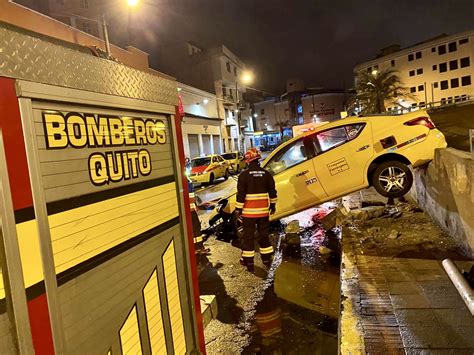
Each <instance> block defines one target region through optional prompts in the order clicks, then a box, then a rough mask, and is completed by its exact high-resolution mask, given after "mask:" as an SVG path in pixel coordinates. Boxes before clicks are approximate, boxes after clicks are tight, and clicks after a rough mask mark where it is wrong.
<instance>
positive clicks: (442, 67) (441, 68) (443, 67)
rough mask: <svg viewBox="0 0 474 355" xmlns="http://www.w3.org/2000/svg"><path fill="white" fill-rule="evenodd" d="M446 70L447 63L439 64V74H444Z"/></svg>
mask: <svg viewBox="0 0 474 355" xmlns="http://www.w3.org/2000/svg"><path fill="white" fill-rule="evenodd" d="M447 70H448V64H447V63H440V65H439V72H440V73H444V72H445V71H447Z"/></svg>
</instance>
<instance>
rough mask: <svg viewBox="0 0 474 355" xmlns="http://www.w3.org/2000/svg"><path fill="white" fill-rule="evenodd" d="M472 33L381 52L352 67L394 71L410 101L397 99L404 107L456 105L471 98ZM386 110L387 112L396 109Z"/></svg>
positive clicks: (473, 92) (473, 87)
mask: <svg viewBox="0 0 474 355" xmlns="http://www.w3.org/2000/svg"><path fill="white" fill-rule="evenodd" d="M473 59H474V31H469V32H463V33H459V34H455V35H451V36H447V35H441V36H438V37H436V38H434V39H431V40H427V41H424V42H422V43H419V44H416V45H414V46H411V47H408V48H405V49H400V47H399V46H397V45H394V46H390V47H387V48H385V49H383V50H382V51H381V53H380V56H379V57H378V58H376V59H373V60H370V61H367V62H364V63H361V64H359V65H357V66H356V67H355V68H354V74H355V75H357V73H359V72H360V71H368V72H369V73H373V75H377V74H376V73H377V72H378V71H381V70H385V69H394V70H396V71H398V75H399V77H400V79H401V81H402V83H403V85H404V86H406V87H407V88H408V89H409V91H410V93H411V94H412V95H413V98H414V99H400V101H399V104H400V105H401V106H403V107H405V108H411V107H426V106H434V105H442V104H449V103H453V102H460V101H464V100H467V99H469V98H470V97H471V98H472V97H474V85H473V84H474V82H473V80H474V63H473ZM396 109H398V108H397V107H388V108H387V110H396Z"/></svg>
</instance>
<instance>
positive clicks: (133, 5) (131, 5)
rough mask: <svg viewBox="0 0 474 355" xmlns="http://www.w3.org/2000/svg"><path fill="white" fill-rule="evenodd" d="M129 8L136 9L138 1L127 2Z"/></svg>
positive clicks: (129, 0)
mask: <svg viewBox="0 0 474 355" xmlns="http://www.w3.org/2000/svg"><path fill="white" fill-rule="evenodd" d="M127 3H128V6H130V7H135V6H137V5H138V0H127Z"/></svg>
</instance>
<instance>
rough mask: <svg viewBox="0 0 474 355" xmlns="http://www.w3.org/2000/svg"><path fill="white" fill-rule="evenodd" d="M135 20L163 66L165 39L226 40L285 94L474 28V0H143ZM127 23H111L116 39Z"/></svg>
mask: <svg viewBox="0 0 474 355" xmlns="http://www.w3.org/2000/svg"><path fill="white" fill-rule="evenodd" d="M124 17H126V16H122V17H121V18H122V19H123V18H124ZM132 19H133V21H132V22H133V28H132V29H133V36H134V37H133V38H134V44H135V45H137V46H138V47H140V48H141V49H143V50H145V51H147V52H149V53H150V54H151V63H152V65H153V66H154V67H155V68H157V69H159V64H158V63H154V62H155V61H154V60H153V59H154V57H153V53H155V52H156V51H158V50H160V46H161V45H164V44H167V43H172V42H175V41H186V40H190V41H193V42H195V43H197V44H201V45H202V46H203V47H209V46H212V45H217V44H220V43H222V44H225V45H226V46H228V47H229V48H230V49H231V50H232V51H233V52H234V53H235V54H237V55H238V56H239V57H240V58H241V59H242V60H243V61H244V62H245V63H246V64H247V65H248V66H249V67H250V68H251V69H253V70H254V72H255V74H256V82H255V85H254V86H255V87H258V88H261V89H264V90H268V91H271V92H275V93H282V92H284V88H285V82H286V79H287V78H290V77H300V78H303V79H304V80H305V82H306V84H307V86H308V87H317V86H324V87H327V88H343V87H344V86H345V87H346V88H347V87H350V86H352V84H353V79H352V68H353V67H354V65H355V64H357V63H360V62H364V61H366V60H368V59H371V58H374V57H375V55H376V54H377V53H378V51H379V49H380V48H383V47H386V46H388V45H390V44H400V45H401V46H402V47H406V46H410V45H413V44H415V43H417V42H420V41H423V40H425V39H428V38H431V37H434V36H437V35H439V34H441V33H447V34H454V33H457V32H462V31H467V30H473V29H474V1H473V0H418V1H417V0H412V1H407V0H392V1H388V0H383V1H382V0H380V1H369V0H357V1H345V0H146V1H144V0H142V1H141V4H140V5H139V7H138V8H137V9H136V10H135V12H134V13H133V17H132ZM122 21H123V20H122ZM117 22H120V19H118V20H117ZM124 28H126V26H125V25H122V26H120V27H118V26H116V27H115V28H113V26H110V31H111V33H112V39H114V37H115V41H117V42H121V39H120V38H123V33H122V34H120V31H123V30H124ZM122 44H123V43H122Z"/></svg>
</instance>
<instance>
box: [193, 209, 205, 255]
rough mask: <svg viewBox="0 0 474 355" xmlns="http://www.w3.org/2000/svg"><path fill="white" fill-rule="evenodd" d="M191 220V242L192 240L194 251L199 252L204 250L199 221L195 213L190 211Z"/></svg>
mask: <svg viewBox="0 0 474 355" xmlns="http://www.w3.org/2000/svg"><path fill="white" fill-rule="evenodd" d="M191 218H192V222H193V240H194V249H195V250H200V249H204V242H203V238H202V232H201V221H200V220H199V217H198V215H197V212H196V211H191Z"/></svg>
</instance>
